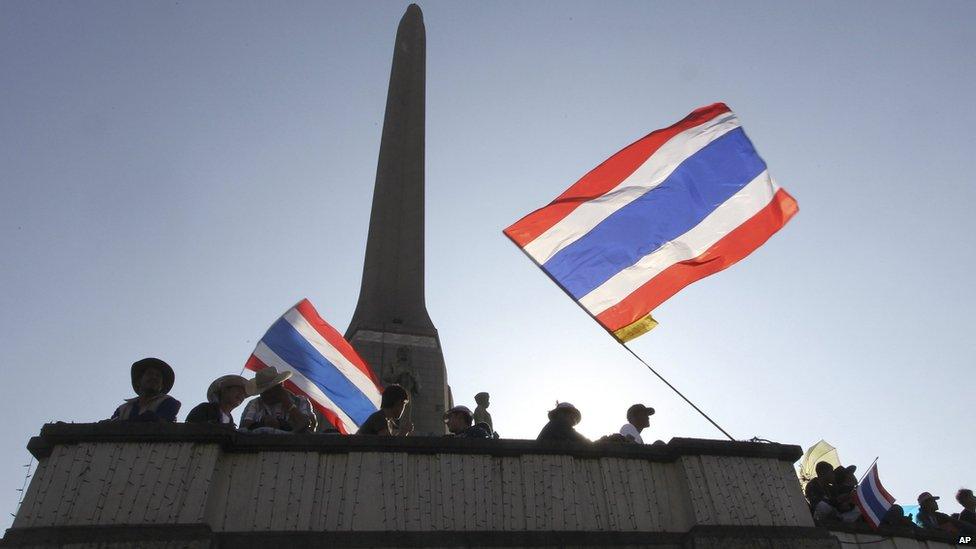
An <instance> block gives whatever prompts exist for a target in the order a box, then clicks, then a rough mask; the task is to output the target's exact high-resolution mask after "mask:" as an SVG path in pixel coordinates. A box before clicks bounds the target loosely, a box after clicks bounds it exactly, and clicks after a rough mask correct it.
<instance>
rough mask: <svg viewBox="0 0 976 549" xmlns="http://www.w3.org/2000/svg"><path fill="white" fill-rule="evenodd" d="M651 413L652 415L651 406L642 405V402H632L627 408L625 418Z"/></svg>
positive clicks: (652, 409) (649, 414)
mask: <svg viewBox="0 0 976 549" xmlns="http://www.w3.org/2000/svg"><path fill="white" fill-rule="evenodd" d="M653 415H654V408H651V407H650V406H644V405H643V404H634V405H633V406H631V407H630V408H627V419H630V418H632V417H634V416H637V417H640V416H653Z"/></svg>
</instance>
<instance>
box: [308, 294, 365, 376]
mask: <svg viewBox="0 0 976 549" xmlns="http://www.w3.org/2000/svg"><path fill="white" fill-rule="evenodd" d="M295 309H297V310H298V312H299V314H301V315H302V316H303V317H305V320H307V321H308V323H309V324H311V325H312V327H313V328H315V331H316V332H318V333H319V335H321V336H322V337H323V338H325V340H326V341H327V342H328V343H329V345H332V346H333V347H335V348H336V349H337V350H338V351H339V352H340V353H341V354H342V356H344V357H346V359H347V360H348V361H349V362H351V363H352V365H353V366H355V367H356V368H358V369H359V370H360V371H361V372H363V373H364V374H366V376H367V377H369V379H370V380H371V381H372V382H373V384H374V385H376V388H377V389H378V390H379V391H380V392H383V389H382V387H381V386H380V382H379V379H377V377H376V374H375V373H373V369H372V368H370V367H369V366H367V365H366V362H365V361H364V360H363V359H362V357H360V356H359V353H357V352H356V350H355V349H353V348H352V345H350V344H349V342H348V341H346V340H345V338H344V337H342V336H341V335H340V334H339V332H337V331H336V330H335V328H333V327H332V326H331V325H329V323H328V322H326V321H325V320H323V319H322V317H321V316H319V313H318V311H316V310H315V307H313V306H312V303H311V302H310V301H309V300H308V299H303V300H301V301H300V302H299V303H298V305H295Z"/></svg>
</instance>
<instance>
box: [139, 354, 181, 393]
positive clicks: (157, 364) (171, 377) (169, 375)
mask: <svg viewBox="0 0 976 549" xmlns="http://www.w3.org/2000/svg"><path fill="white" fill-rule="evenodd" d="M148 368H156V369H157V370H159V371H160V372H162V374H163V394H166V393H169V390H170V389H172V388H173V382H174V381H176V374H174V373H173V368H171V367H170V365H169V364H166V362H164V361H162V360H160V359H158V358H151V357H150V358H144V359H142V360H137V361H135V362H133V363H132V369H131V370H130V371H129V375H130V377H131V378H132V390H133V391H135V392H136V393H138V392H139V379H140V378H141V377H142V374H143V372H145V371H146V370H147V369H148Z"/></svg>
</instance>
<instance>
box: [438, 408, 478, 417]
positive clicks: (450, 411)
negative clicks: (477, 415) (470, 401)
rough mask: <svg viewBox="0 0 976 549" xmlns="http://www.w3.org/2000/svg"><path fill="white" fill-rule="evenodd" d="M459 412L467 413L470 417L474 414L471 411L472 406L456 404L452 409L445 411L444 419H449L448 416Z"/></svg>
mask: <svg viewBox="0 0 976 549" xmlns="http://www.w3.org/2000/svg"><path fill="white" fill-rule="evenodd" d="M457 413H462V414H467V415H468V416H469V417H470V416H473V415H474V414H472V413H471V408H468V407H467V406H455V407H453V408H451V409H450V410H448V411H446V412H444V419H447V416H449V415H451V414H457Z"/></svg>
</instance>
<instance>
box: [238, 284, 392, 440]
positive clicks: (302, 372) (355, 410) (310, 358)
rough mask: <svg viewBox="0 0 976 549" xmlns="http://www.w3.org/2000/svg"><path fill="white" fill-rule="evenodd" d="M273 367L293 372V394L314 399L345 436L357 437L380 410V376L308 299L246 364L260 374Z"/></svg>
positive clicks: (289, 383)
mask: <svg viewBox="0 0 976 549" xmlns="http://www.w3.org/2000/svg"><path fill="white" fill-rule="evenodd" d="M268 366H274V367H275V368H277V369H278V371H279V372H281V371H286V370H287V371H290V372H292V377H291V379H289V380H287V381H285V385H286V386H287V387H288V389H289V390H290V391H292V392H293V393H295V394H297V395H304V396H306V397H308V399H309V400H310V401H311V403H312V406H313V407H315V409H316V410H318V411H319V412H320V413H321V414H322V415H323V416H325V418H326V419H327V420H328V421H329V422H330V423H332V424H333V425H335V427H336V429H338V430H339V432H341V433H343V434H349V433H355V432H356V430H357V429H358V428H359V426H360V425H362V423H363V422H364V421H366V418H367V417H369V415H370V414H372V413H373V412H375V411H376V410H378V409H379V406H380V388H379V387H380V386H379V382H378V381H377V379H376V375H375V374H374V373H373V371H372V370H371V369H370V368H369V366H367V365H366V363H365V362H363V359H362V358H360V357H359V355H358V354H357V353H356V351H355V350H354V349H353V348H352V345H350V344H349V342H347V341H346V340H345V339H343V337H342V336H341V335H339V332H337V331H335V329H334V328H333V327H332V326H329V324H328V323H327V322H326V321H324V320H322V317H320V316H319V314H318V312H316V311H315V307H313V306H312V304H311V303H310V302H309V300H308V299H303V300H301V301H300V302H299V303H298V304H297V305H295V306H294V307H292V308H291V309H288V312H286V313H285V314H284V315H282V316H281V318H279V319H278V320H277V321H276V322H275V323H274V324H272V325H271V328H269V329H268V332H267V333H266V334H264V337H262V338H261V341H259V342H258V344H257V347H255V348H254V353H252V354H251V357H250V358H249V359H248V360H247V363H246V364H245V365H244V367H245V368H247V369H248V370H253V371H255V372H257V371H258V370H262V369H264V368H267V367H268Z"/></svg>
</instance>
